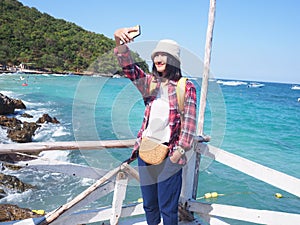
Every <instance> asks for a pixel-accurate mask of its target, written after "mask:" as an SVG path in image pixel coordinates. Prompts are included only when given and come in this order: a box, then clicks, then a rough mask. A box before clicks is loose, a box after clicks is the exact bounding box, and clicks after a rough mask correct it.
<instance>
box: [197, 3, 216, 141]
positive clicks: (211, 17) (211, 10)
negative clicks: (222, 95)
mask: <svg viewBox="0 0 300 225" xmlns="http://www.w3.org/2000/svg"><path fill="white" fill-rule="evenodd" d="M215 14H216V0H210V5H209V15H208V25H207V31H206V43H205V53H204V70H203V77H202V84H201V92H200V108H199V116H198V126H197V129H198V130H197V135H203V127H204V115H205V108H206V98H207V90H208V79H209V73H210V61H211V49H212V39H213V30H214V24H215Z"/></svg>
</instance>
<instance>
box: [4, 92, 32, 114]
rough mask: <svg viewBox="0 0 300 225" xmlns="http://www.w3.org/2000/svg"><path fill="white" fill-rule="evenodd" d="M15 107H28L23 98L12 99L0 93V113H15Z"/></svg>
mask: <svg viewBox="0 0 300 225" xmlns="http://www.w3.org/2000/svg"><path fill="white" fill-rule="evenodd" d="M15 109H26V106H25V104H24V103H23V102H22V100H19V99H12V98H9V97H7V96H5V95H3V94H1V93H0V114H2V115H5V114H13V113H14V112H15Z"/></svg>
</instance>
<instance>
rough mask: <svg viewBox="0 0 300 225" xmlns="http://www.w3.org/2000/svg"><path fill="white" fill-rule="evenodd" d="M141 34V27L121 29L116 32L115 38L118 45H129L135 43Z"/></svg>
mask: <svg viewBox="0 0 300 225" xmlns="http://www.w3.org/2000/svg"><path fill="white" fill-rule="evenodd" d="M140 34H141V27H140V26H139V25H137V26H134V27H129V28H120V29H118V30H116V31H115V33H114V37H115V41H116V45H117V46H120V45H122V44H127V43H130V42H132V41H133V39H134V38H136V37H137V36H139V35H140Z"/></svg>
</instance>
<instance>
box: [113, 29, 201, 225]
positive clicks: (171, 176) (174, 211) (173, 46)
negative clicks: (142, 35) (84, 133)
mask: <svg viewBox="0 0 300 225" xmlns="http://www.w3.org/2000/svg"><path fill="white" fill-rule="evenodd" d="M134 31H136V28H135V27H131V28H121V29H118V30H116V31H115V33H114V37H115V41H116V48H115V49H114V51H115V54H116V55H117V58H118V61H119V64H120V66H121V67H122V69H123V72H124V74H125V75H126V77H128V78H129V79H130V80H131V81H132V82H133V84H134V85H135V86H136V87H137V88H138V90H139V91H140V92H141V94H142V96H143V99H144V103H145V106H146V108H145V114H144V119H143V123H142V127H141V129H140V131H139V132H138V135H137V141H136V143H135V145H134V148H133V152H132V155H131V160H134V159H136V158H138V165H139V174H140V181H141V192H142V197H143V207H144V210H145V213H146V219H147V223H148V224H149V225H157V224H159V223H160V221H161V216H162V218H163V222H164V224H165V225H176V224H178V201H179V196H180V192H181V183H182V176H181V175H182V166H183V165H184V164H185V163H186V161H187V158H186V156H185V151H188V150H190V149H191V146H192V143H193V137H194V134H195V130H196V89H195V86H194V84H193V83H192V82H191V81H189V80H187V81H186V88H185V89H186V90H185V97H184V113H183V115H184V116H183V119H182V122H181V118H180V112H179V109H178V102H177V97H176V85H177V82H178V81H179V79H180V78H181V77H182V74H181V69H180V48H179V46H178V44H177V43H176V42H175V41H172V40H161V41H160V42H159V43H158V44H157V46H156V48H155V49H154V50H153V52H152V54H151V58H152V61H153V68H152V74H146V73H145V72H144V71H142V70H141V69H140V68H139V67H138V66H137V65H135V64H134V62H133V60H132V58H131V56H130V51H129V48H128V46H127V45H126V44H127V43H129V42H131V41H133V40H132V38H131V36H130V32H134ZM153 85H154V88H151V87H153ZM152 89H154V90H153V91H152ZM181 123H182V124H181ZM146 138H147V139H151V140H153V141H155V142H157V143H160V144H162V145H164V146H167V148H168V154H167V155H166V158H165V160H164V161H163V162H162V163H160V164H158V165H151V164H149V163H146V162H145V161H144V160H143V159H141V157H140V156H139V148H140V145H141V142H142V140H143V141H144V140H146Z"/></svg>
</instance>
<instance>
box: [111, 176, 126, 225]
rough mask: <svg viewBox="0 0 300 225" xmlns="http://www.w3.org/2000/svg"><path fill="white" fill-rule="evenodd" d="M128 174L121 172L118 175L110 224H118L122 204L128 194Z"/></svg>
mask: <svg viewBox="0 0 300 225" xmlns="http://www.w3.org/2000/svg"><path fill="white" fill-rule="evenodd" d="M127 183H128V176H127V174H126V173H124V172H119V173H118V174H117V176H116V184H115V191H114V196H113V202H112V214H111V217H110V224H118V223H119V219H120V217H121V212H122V205H123V201H124V199H125V196H126V189H127Z"/></svg>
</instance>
